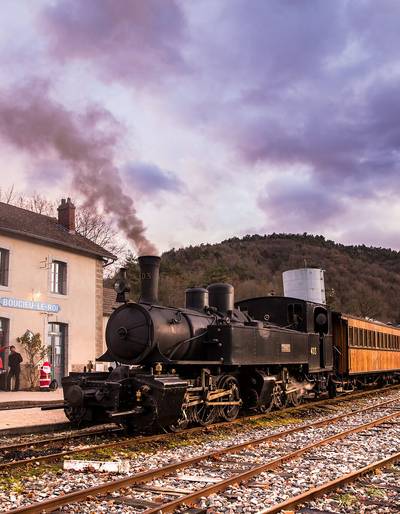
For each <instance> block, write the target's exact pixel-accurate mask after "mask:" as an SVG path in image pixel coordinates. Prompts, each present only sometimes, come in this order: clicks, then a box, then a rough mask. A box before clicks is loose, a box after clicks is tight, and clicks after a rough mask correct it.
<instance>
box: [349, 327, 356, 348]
mask: <svg viewBox="0 0 400 514" xmlns="http://www.w3.org/2000/svg"><path fill="white" fill-rule="evenodd" d="M348 338H349V344H351V345H353V344H355V342H354V330H353V327H349V336H348Z"/></svg>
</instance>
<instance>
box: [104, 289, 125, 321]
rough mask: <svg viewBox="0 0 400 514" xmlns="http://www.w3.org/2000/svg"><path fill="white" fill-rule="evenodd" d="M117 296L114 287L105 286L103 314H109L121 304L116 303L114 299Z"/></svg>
mask: <svg viewBox="0 0 400 514" xmlns="http://www.w3.org/2000/svg"><path fill="white" fill-rule="evenodd" d="M116 298H117V293H116V292H115V291H114V289H111V288H109V287H105V288H104V289H103V315H104V316H111V314H112V312H113V310H114V309H116V308H117V307H119V306H120V305H121V304H120V303H117V302H116V301H115V300H116Z"/></svg>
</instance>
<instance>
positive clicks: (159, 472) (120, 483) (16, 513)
mask: <svg viewBox="0 0 400 514" xmlns="http://www.w3.org/2000/svg"><path fill="white" fill-rule="evenodd" d="M393 401H395V400H393ZM374 407H375V408H376V407H377V405H375V406H374ZM369 410H370V409H369ZM351 414H353V413H350V414H349V413H348V414H347V415H351ZM397 416H400V412H398V411H397V412H395V413H392V414H389V415H386V416H384V417H381V418H378V419H376V420H374V421H371V422H368V423H365V424H362V425H358V426H356V427H352V428H350V429H347V430H345V431H343V432H340V433H338V434H335V435H333V436H330V437H328V438H326V439H323V440H321V441H317V442H315V443H312V444H309V445H307V446H305V447H303V448H300V449H298V450H296V451H294V452H291V453H289V454H286V455H284V456H282V457H279V458H277V459H274V460H272V461H269V462H267V463H266V464H263V465H262V466H257V467H254V468H252V469H251V470H249V471H246V472H245V473H240V474H237V475H234V476H233V477H231V478H229V479H228V480H224V481H221V482H219V483H218V484H215V485H213V486H209V487H206V488H203V489H201V490H199V491H196V492H194V493H191V494H190V495H187V496H184V497H182V498H181V499H179V500H176V501H175V502H170V503H168V504H165V505H163V506H162V508H161V506H160V507H159V508H156V509H155V510H149V511H146V514H150V512H152V513H153V512H154V513H158V512H171V510H170V509H171V508H175V507H176V506H178V505H181V504H182V503H186V502H190V501H194V500H196V499H198V498H199V497H201V496H204V495H205V494H212V493H213V492H216V491H218V490H221V489H225V488H226V487H228V486H229V485H231V484H232V483H236V482H238V481H242V480H246V479H248V478H251V477H252V476H254V475H257V474H259V473H261V472H263V471H265V470H267V469H273V468H275V467H278V466H279V465H281V464H282V463H283V462H286V461H288V460H292V459H294V458H296V457H298V456H299V455H301V454H302V453H304V452H306V451H308V450H310V449H312V448H314V447H317V446H321V445H323V444H327V443H329V442H332V441H335V440H337V439H341V438H343V437H346V436H347V435H349V434H352V433H356V432H360V431H363V430H367V429H368V428H371V427H374V426H377V425H379V424H382V423H384V422H386V421H388V420H389V419H392V418H395V417H397ZM341 417H344V415H341ZM324 421H325V423H330V422H331V421H332V418H330V419H329V420H324ZM319 423H323V422H322V421H321V422H319ZM304 428H305V427H304V426H303V427H301V428H300V427H295V429H290V432H289V433H291V432H293V431H295V430H297V431H300V430H302V429H303V430H304ZM285 435H287V433H285V432H280V433H277V434H272V435H268V436H264V437H261V438H257V439H254V440H250V441H246V442H244V443H240V444H236V445H232V446H229V447H227V448H221V449H220V450H215V451H212V452H208V453H206V454H202V455H198V456H196V457H192V458H190V459H186V460H184V461H181V462H177V463H172V464H168V465H166V466H163V467H161V468H157V469H150V470H148V471H142V472H140V473H137V474H135V475H131V476H129V477H125V478H120V479H117V480H113V481H111V482H106V483H103V484H100V485H97V486H92V487H89V488H87V489H80V490H78V491H74V492H71V493H67V494H64V495H62V496H57V497H55V498H50V499H48V500H44V501H41V502H37V503H33V504H31V505H27V506H23V507H19V508H16V509H12V510H10V511H8V513H9V514H20V513H29V514H35V513H37V514H40V513H45V512H51V511H52V510H54V509H56V508H59V507H62V506H64V505H68V504H71V503H75V502H79V501H81V500H85V499H87V497H88V496H98V495H101V494H104V493H108V492H112V491H116V490H118V489H122V488H126V487H129V486H132V485H135V484H140V483H143V482H149V481H151V480H153V479H154V478H157V477H161V476H165V475H169V474H171V473H173V472H175V471H177V470H179V469H183V468H186V467H190V466H192V465H193V464H197V463H199V462H201V461H204V460H210V459H218V458H219V457H220V456H221V455H224V454H229V453H233V452H235V451H237V450H241V449H243V448H246V447H249V446H250V447H251V446H254V445H258V444H261V443H263V442H267V441H272V440H275V439H279V438H282V437H283V436H285ZM219 488H221V489H219ZM160 509H161V510H160ZM164 509H167V510H164ZM168 509H169V510H168Z"/></svg>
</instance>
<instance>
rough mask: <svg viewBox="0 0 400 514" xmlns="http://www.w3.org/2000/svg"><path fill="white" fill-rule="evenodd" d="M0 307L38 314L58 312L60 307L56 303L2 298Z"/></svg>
mask: <svg viewBox="0 0 400 514" xmlns="http://www.w3.org/2000/svg"><path fill="white" fill-rule="evenodd" d="M0 305H1V306H2V307H11V308H13V309H26V310H29V311H40V312H54V313H57V312H60V310H61V307H60V306H59V305H58V304H57V303H46V302H32V301H31V300H19V299H18V298H8V297H6V296H3V297H2V298H0Z"/></svg>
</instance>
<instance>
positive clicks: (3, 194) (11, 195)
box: [0, 185, 15, 204]
mask: <svg viewBox="0 0 400 514" xmlns="http://www.w3.org/2000/svg"><path fill="white" fill-rule="evenodd" d="M14 200H15V191H14V185H12V186H11V187H9V188H8V189H6V190H4V189H2V188H0V202H3V203H9V204H12V203H14Z"/></svg>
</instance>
